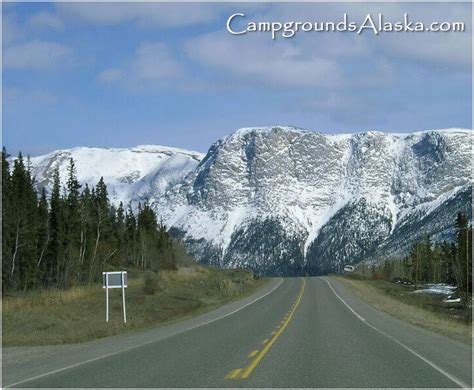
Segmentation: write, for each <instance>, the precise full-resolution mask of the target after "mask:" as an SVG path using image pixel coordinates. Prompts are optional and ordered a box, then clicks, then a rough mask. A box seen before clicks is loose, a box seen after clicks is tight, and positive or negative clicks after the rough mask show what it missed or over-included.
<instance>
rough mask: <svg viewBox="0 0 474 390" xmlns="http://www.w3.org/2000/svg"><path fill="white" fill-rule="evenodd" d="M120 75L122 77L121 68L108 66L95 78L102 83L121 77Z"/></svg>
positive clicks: (108, 82) (112, 81)
mask: <svg viewBox="0 0 474 390" xmlns="http://www.w3.org/2000/svg"><path fill="white" fill-rule="evenodd" d="M122 77H123V72H122V70H120V69H118V68H109V69H105V70H103V71H102V72H100V74H99V76H98V77H97V79H98V80H99V81H100V82H102V83H104V84H110V83H114V82H116V81H118V80H120V79H122Z"/></svg>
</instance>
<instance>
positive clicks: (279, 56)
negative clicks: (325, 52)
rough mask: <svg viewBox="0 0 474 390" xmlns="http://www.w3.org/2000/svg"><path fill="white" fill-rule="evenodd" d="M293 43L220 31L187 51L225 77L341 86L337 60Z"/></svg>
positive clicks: (291, 84) (278, 83) (198, 40)
mask: <svg viewBox="0 0 474 390" xmlns="http://www.w3.org/2000/svg"><path fill="white" fill-rule="evenodd" d="M294 42H295V41H291V40H287V41H284V42H283V43H282V42H280V43H279V42H275V41H272V40H271V39H269V37H268V36H255V37H233V36H230V35H229V34H227V33H225V32H224V33H221V32H218V33H211V34H207V35H203V36H200V37H198V38H195V39H192V40H190V41H189V42H188V43H187V44H186V45H185V51H186V53H187V54H188V56H189V57H190V58H191V59H192V60H194V61H196V62H198V63H200V64H201V65H204V66H209V67H211V68H213V69H214V70H215V71H218V72H220V73H221V74H223V75H226V77H237V78H240V79H244V80H247V81H251V82H260V83H263V84H267V85H270V86H287V87H320V86H325V87H329V86H334V85H337V84H339V83H340V81H341V68H340V66H339V65H338V64H337V63H336V62H335V61H333V60H332V59H330V58H328V57H325V56H320V55H318V53H317V52H314V51H308V50H305V48H304V47H302V46H301V45H297V44H295V43H294Z"/></svg>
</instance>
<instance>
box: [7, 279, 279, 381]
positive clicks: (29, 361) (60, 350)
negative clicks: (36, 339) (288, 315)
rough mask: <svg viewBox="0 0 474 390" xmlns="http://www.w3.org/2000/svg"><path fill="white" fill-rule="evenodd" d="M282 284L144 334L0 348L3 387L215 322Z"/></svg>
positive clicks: (268, 284) (275, 283)
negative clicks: (57, 344)
mask: <svg viewBox="0 0 474 390" xmlns="http://www.w3.org/2000/svg"><path fill="white" fill-rule="evenodd" d="M281 283H282V279H281V278H276V279H272V280H271V281H270V282H269V283H267V284H266V285H265V286H263V287H262V288H261V289H260V290H258V291H256V292H255V293H254V294H252V295H250V296H247V297H245V298H243V299H241V300H239V301H234V302H231V303H228V304H226V305H223V306H221V307H219V308H217V309H214V310H212V311H210V312H207V313H204V314H201V315H199V316H196V317H193V318H189V319H187V320H183V321H179V322H176V323H173V324H170V325H165V326H160V327H157V328H153V329H149V330H146V331H137V332H133V333H125V334H120V335H117V336H112V337H107V338H103V339H99V340H94V341H89V342H85V343H81V344H71V345H59V346H43V347H9V348H3V351H2V366H3V374H2V384H3V386H9V385H11V384H15V383H18V382H20V381H24V380H27V379H30V378H34V377H37V376H41V375H44V374H46V373H51V372H54V371H58V370H62V369H65V368H67V367H70V366H75V365H80V364H83V363H85V362H88V361H93V360H97V359H101V358H103V357H106V356H111V355H114V354H118V353H121V352H123V351H126V350H130V349H133V348H137V347H139V346H142V345H146V344H149V343H153V342H158V341H160V340H163V339H167V338H169V337H172V336H174V335H177V334H180V333H183V332H186V331H188V330H191V329H194V328H196V327H199V326H204V325H206V324H208V323H211V322H215V321H218V320H220V319H222V318H225V317H227V316H230V315H232V314H234V313H236V312H238V311H240V310H241V309H243V308H245V307H246V306H249V305H251V304H253V303H254V302H257V301H259V300H260V299H263V298H264V297H266V296H267V295H270V294H271V293H272V292H273V291H275V290H276V289H277V288H278V287H279V286H280V285H281Z"/></svg>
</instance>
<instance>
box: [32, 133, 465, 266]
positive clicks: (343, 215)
mask: <svg viewBox="0 0 474 390" xmlns="http://www.w3.org/2000/svg"><path fill="white" fill-rule="evenodd" d="M472 134H473V133H472V131H471V130H468V129H456V128H451V129H441V130H426V131H421V132H414V133H384V132H378V131H367V132H359V133H354V134H333V135H330V134H323V133H318V132H313V131H310V130H304V129H300V128H296V127H288V126H272V127H255V128H242V129H239V130H237V131H236V132H234V133H232V134H230V135H227V136H225V137H222V138H221V139H219V140H217V141H216V142H215V143H214V144H213V145H212V146H211V147H210V148H209V150H208V152H207V153H206V154H205V155H203V154H201V153H198V152H190V151H183V150H181V149H176V148H166V147H164V148H163V147H159V146H154V145H153V146H151V145H147V146H140V147H136V148H134V149H137V148H138V149H139V148H145V149H148V148H151V149H153V148H158V149H159V148H162V149H161V150H160V151H159V150H155V151H154V153H156V154H157V156H155V157H156V158H155V159H154V162H153V161H151V162H150V161H148V162H147V164H148V163H149V165H147V164H144V165H146V166H147V167H148V168H149V169H148V170H146V169H141V170H140V174H139V175H138V176H136V177H135V178H134V179H133V180H132V183H130V184H131V185H130V186H129V188H128V189H124V188H125V187H126V186H125V187H124V186H119V185H117V184H115V185H112V191H111V193H112V194H113V196H112V198H113V200H115V201H117V200H118V199H121V200H125V199H126V198H128V199H127V200H131V201H133V202H134V203H135V204H136V203H137V202H138V201H145V200H146V201H148V202H149V203H150V204H151V205H152V207H154V208H155V210H156V211H157V212H158V213H159V215H160V216H161V217H162V218H163V221H164V223H165V224H166V225H167V226H169V227H170V229H171V231H172V232H173V233H174V234H176V235H179V236H181V237H182V238H183V239H184V240H185V241H186V242H187V243H188V247H189V249H190V251H191V253H192V254H193V255H195V256H196V257H197V258H198V260H200V261H201V262H203V263H207V264H211V265H216V266H221V267H235V266H238V267H246V268H251V269H254V270H256V271H258V272H262V273H265V274H299V273H301V272H309V273H314V274H319V273H326V272H330V271H333V270H337V269H339V268H340V267H341V265H342V264H344V263H346V262H349V263H357V262H358V261H361V260H362V259H370V258H374V257H375V256H381V255H383V256H386V255H394V254H398V253H403V252H404V251H405V252H406V250H407V245H408V244H409V243H410V242H412V241H413V240H414V239H416V238H417V237H418V236H419V233H420V232H423V233H426V234H433V233H436V234H438V236H439V237H448V238H449V236H450V234H452V233H449V231H450V229H451V230H452V228H451V227H449V226H448V222H449V221H448V220H449V218H451V217H452V216H453V215H454V214H455V213H456V212H457V211H466V213H467V214H468V215H469V217H470V218H472V216H471V213H470V204H471V199H472V195H471V194H470V189H471V190H472V177H471V171H470V166H471V164H472V147H471V146H472V140H473V137H472ZM164 149H166V151H165V150H164ZM114 150H116V149H112V151H114ZM120 150H122V151H123V150H127V149H120ZM165 152H166V153H168V155H167V156H166V161H168V160H169V161H168V164H169V168H170V169H168V170H167V169H166V161H164V158H165V157H164V156H163V154H166V153H165ZM142 153H143V151H142ZM186 153H187V154H186ZM42 157H44V156H42ZM79 157H81V156H79ZM32 160H33V159H32ZM105 160H107V158H105ZM152 160H153V159H152ZM106 164H110V162H109V163H107V162H106ZM79 165H80V164H78V172H79ZM43 171H44V167H43ZM145 171H146V172H145ZM35 172H36V173H40V174H41V173H42V172H41V169H39V170H37V171H35ZM96 179H97V180H98V177H96ZM106 183H107V180H106ZM120 191H124V193H123V194H117V192H120ZM114 194H115V195H114ZM454 208H456V210H454ZM458 209H459V210H458ZM460 209H462V210H460ZM433 213H438V214H439V215H443V221H444V222H443V223H441V225H440V223H439V221H434V220H431V219H430V218H429V216H430V215H432V214H433ZM416 215H418V217H417V218H415V216H416ZM418 221H425V222H426V223H425V225H423V226H422V227H421V228H420V227H418V231H411V230H410V229H411V227H412V226H415V225H416V224H417V223H418ZM449 223H451V222H449ZM407 232H408V233H407ZM397 237H400V238H399V239H397ZM335 240H336V241H337V242H335ZM400 240H402V241H403V242H400Z"/></svg>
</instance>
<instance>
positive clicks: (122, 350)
mask: <svg viewBox="0 0 474 390" xmlns="http://www.w3.org/2000/svg"><path fill="white" fill-rule="evenodd" d="M282 283H283V278H280V281H279V282H278V284H277V285H276V286H275V287H273V288H272V289H271V290H270V291H268V292H267V293H265V294H264V295H262V296H260V297H257V298H255V299H254V300H253V301H250V302H248V303H246V304H245V305H243V306H240V307H239V308H237V309H235V310H233V311H231V312H230V313H227V314H225V315H223V316H220V317H217V318H214V319H212V320H209V321H206V322H203V323H201V324H197V325H194V326H192V327H190V328H187V329H184V330H181V331H179V332H175V333H172V334H169V335H167V336H165V337H162V338H160V339H157V340H150V341H147V342H145V343H141V344H137V345H134V346H132V347H128V348H124V349H121V350H120V351H115V352H111V353H108V354H105V355H102V356H97V357H95V358H92V359H88V360H84V361H83V362H79V363H75V364H71V365H70V366H66V367H63V368H58V369H57V370H54V371H50V372H46V373H44V374H40V375H37V376H34V377H32V378H28V379H23V380H21V381H19V382H15V383H12V384H9V385H7V386H4V388H9V387H13V386H16V385H19V384H21V383H25V382H30V381H33V380H35V379H39V378H43V377H45V376H48V375H52V374H56V373H58V372H61V371H65V370H69V369H70V368H74V367H78V366H81V365H83V364H87V363H91V362H94V361H96V360H100V359H104V358H106V357H109V356H113V355H117V354H119V353H122V352H126V351H130V350H132V349H135V348H140V347H143V346H144V345H148V344H152V343H156V342H158V341H162V340H166V339H168V338H170V337H173V336H176V335H177V334H181V333H185V332H188V331H190V330H193V329H196V328H199V327H201V326H204V325H207V324H210V323H212V322H216V321H219V320H222V319H223V318H226V317H229V316H231V315H232V314H235V313H237V312H239V311H240V310H242V309H245V308H246V307H247V306H250V305H252V304H254V303H255V302H257V301H259V300H260V299H263V298H265V297H266V296H267V295H270V294H271V293H272V292H273V291H275V290H276V289H277V288H278V287H280V285H281V284H282Z"/></svg>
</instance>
